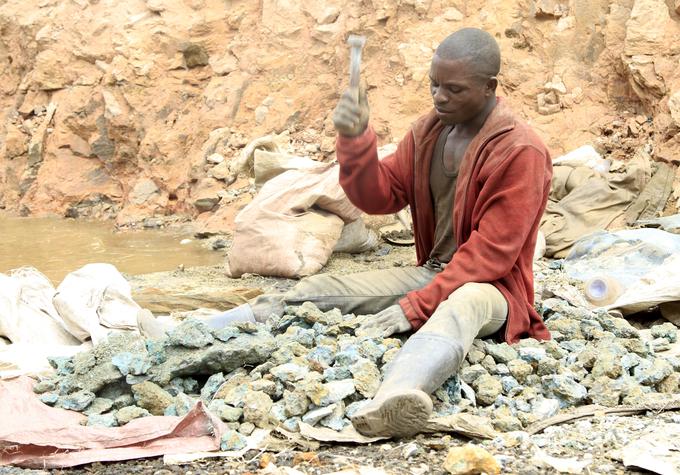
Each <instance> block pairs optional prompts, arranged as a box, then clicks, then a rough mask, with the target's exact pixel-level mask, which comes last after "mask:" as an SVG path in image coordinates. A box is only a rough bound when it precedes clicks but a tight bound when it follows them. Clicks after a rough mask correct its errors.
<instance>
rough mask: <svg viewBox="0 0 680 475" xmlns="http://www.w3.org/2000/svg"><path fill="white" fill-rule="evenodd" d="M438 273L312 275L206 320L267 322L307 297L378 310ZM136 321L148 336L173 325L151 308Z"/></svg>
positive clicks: (326, 304)
mask: <svg viewBox="0 0 680 475" xmlns="http://www.w3.org/2000/svg"><path fill="white" fill-rule="evenodd" d="M436 274H437V272H436V271H434V270H431V269H428V268H426V267H395V268H391V269H383V270H375V271H369V272H360V273H357V274H348V275H343V276H335V275H330V274H318V275H313V276H311V277H307V278H304V279H302V280H301V281H300V282H299V283H298V284H297V285H295V286H294V287H293V288H292V289H290V290H289V291H288V292H285V293H281V294H264V295H260V296H259V297H256V298H255V299H253V300H251V301H250V302H248V303H247V304H244V305H239V306H238V307H236V308H233V309H231V310H227V311H226V312H224V313H221V314H218V315H214V316H212V317H210V318H208V319H206V320H204V322H205V323H206V324H207V325H208V326H210V327H212V328H222V327H224V326H225V325H228V324H230V323H234V322H243V321H246V322H254V321H258V322H265V321H267V320H268V319H269V318H270V317H272V316H273V317H280V316H281V315H283V311H284V309H285V308H286V306H287V305H299V304H302V303H303V302H306V301H310V302H312V303H314V304H315V305H316V306H317V307H319V309H321V310H322V311H328V310H330V309H332V308H339V309H340V311H341V312H342V313H343V314H346V313H356V314H372V313H377V312H379V311H381V310H383V309H385V308H387V307H389V306H390V305H394V304H395V303H397V302H398V301H399V299H401V298H402V297H403V296H404V295H406V294H407V293H408V292H410V291H412V290H416V289H420V288H422V287H424V286H425V285H427V284H428V283H429V282H430V281H431V280H432V279H433V278H434V276H435V275H436ZM137 321H138V324H139V327H140V330H141V331H142V332H143V334H144V335H145V336H146V337H147V338H161V337H162V336H164V335H165V332H166V331H168V330H170V329H171V328H168V327H166V326H164V325H162V324H161V323H160V322H158V321H156V319H155V318H154V317H153V315H151V313H150V312H144V311H143V312H140V314H139V315H138V318H137Z"/></svg>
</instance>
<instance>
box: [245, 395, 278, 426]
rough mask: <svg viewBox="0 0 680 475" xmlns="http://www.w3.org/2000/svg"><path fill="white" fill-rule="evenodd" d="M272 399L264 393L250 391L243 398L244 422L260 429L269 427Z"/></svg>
mask: <svg viewBox="0 0 680 475" xmlns="http://www.w3.org/2000/svg"><path fill="white" fill-rule="evenodd" d="M272 405H273V402H272V399H271V398H270V397H269V396H268V395H267V394H265V393H263V392H262V391H250V392H249V393H247V394H246V395H245V397H244V398H243V420H244V422H252V423H253V424H255V425H256V426H258V427H262V428H265V427H268V426H269V425H270V424H269V411H271V408H272Z"/></svg>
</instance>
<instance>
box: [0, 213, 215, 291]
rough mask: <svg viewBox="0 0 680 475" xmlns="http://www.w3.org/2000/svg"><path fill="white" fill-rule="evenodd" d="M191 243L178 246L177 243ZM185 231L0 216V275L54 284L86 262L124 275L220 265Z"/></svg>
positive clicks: (211, 251) (213, 256) (212, 254)
mask: <svg viewBox="0 0 680 475" xmlns="http://www.w3.org/2000/svg"><path fill="white" fill-rule="evenodd" d="M186 239H190V240H191V242H188V243H187V242H185V243H184V244H181V242H182V241H183V240H186ZM223 260H224V256H223V253H222V252H217V251H213V250H209V249H206V248H205V247H203V246H202V245H201V242H200V241H199V240H196V239H194V238H193V237H192V236H191V234H190V233H188V232H182V231H179V230H177V231H175V230H172V231H170V230H139V231H124V232H119V231H116V230H115V228H114V227H113V225H112V224H111V223H101V222H89V221H82V220H78V221H75V220H68V219H61V218H18V217H11V216H6V215H3V214H0V272H2V273H5V272H7V271H9V270H10V269H15V268H18V267H22V266H32V267H35V268H37V269H38V270H39V271H41V272H42V273H43V274H45V275H46V276H47V277H49V279H50V280H51V281H52V282H53V283H54V284H55V285H57V284H59V282H61V280H62V279H63V278H64V276H65V275H66V274H68V273H69V272H71V271H74V270H76V269H78V268H79V267H82V266H83V265H85V264H88V263H91V262H107V263H110V264H113V265H115V266H116V267H117V268H118V270H119V271H121V272H123V273H126V274H132V275H134V274H143V273H148V272H158V271H167V270H173V269H176V268H177V267H178V266H180V265H184V266H186V267H190V266H203V265H214V264H219V263H221V262H223Z"/></svg>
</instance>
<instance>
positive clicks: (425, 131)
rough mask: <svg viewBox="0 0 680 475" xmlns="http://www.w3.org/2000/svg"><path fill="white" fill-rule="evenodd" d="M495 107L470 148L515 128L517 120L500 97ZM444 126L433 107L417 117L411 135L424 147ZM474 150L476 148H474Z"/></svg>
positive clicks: (434, 138)
mask: <svg viewBox="0 0 680 475" xmlns="http://www.w3.org/2000/svg"><path fill="white" fill-rule="evenodd" d="M496 101H497V102H496V107H494V108H493V110H492V111H491V113H490V114H489V116H488V117H487V118H486V121H485V122H484V125H483V126H482V128H481V129H480V131H479V133H478V134H477V135H476V136H475V139H474V140H473V143H471V144H470V145H471V147H470V148H473V149H474V148H477V147H475V146H474V145H477V144H479V145H483V144H485V143H486V142H487V140H488V139H490V138H492V137H494V136H495V135H497V134H499V133H501V132H505V131H507V130H511V129H513V128H515V125H516V123H517V120H516V118H515V115H514V114H513V112H512V110H511V109H510V108H509V107H508V106H507V105H506V104H505V99H503V98H502V97H497V98H496ZM443 128H444V124H442V123H441V122H440V121H439V118H438V117H437V113H436V111H435V109H434V107H433V108H432V110H430V112H428V113H427V114H425V115H424V116H422V117H421V118H420V119H418V120H417V121H416V122H415V123H414V124H413V126H412V131H413V136H414V138H415V142H416V144H418V146H419V147H425V146H426V145H427V144H428V143H429V141H431V140H436V139H437V137H439V133H440V132H441V131H442V129H443ZM475 152H476V150H475Z"/></svg>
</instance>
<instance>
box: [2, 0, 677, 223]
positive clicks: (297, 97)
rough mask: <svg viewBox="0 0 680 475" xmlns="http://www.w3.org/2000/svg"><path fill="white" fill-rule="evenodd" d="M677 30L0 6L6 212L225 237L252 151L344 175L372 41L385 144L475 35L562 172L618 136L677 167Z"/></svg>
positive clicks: (502, 6)
mask: <svg viewBox="0 0 680 475" xmlns="http://www.w3.org/2000/svg"><path fill="white" fill-rule="evenodd" d="M679 10H680V6H679V5H678V0H615V1H609V0H606V1H605V0H596V1H590V2H582V1H576V0H571V1H569V0H513V1H504V0H485V1H482V2H470V1H467V0H351V1H340V0H323V1H317V2H307V1H303V0H263V1H260V2H253V1H249V0H123V1H119V0H71V1H66V2H64V1H59V0H4V1H2V2H0V31H1V32H2V34H1V35H0V209H1V208H5V209H6V210H8V211H9V212H12V213H19V214H22V215H42V214H56V215H58V216H73V217H95V218H103V219H107V218H108V219H115V220H116V223H117V224H118V225H120V226H131V225H136V224H137V225H138V224H141V223H144V222H146V223H147V224H148V223H155V225H159V226H161V225H163V223H164V222H165V221H176V220H177V219H178V218H179V219H184V220H195V221H196V226H197V229H199V230H204V231H215V232H219V231H221V232H228V231H230V230H231V229H232V226H233V217H234V215H235V214H236V213H237V212H238V210H239V209H240V208H241V207H242V206H243V205H245V204H246V203H247V202H248V201H250V199H252V193H251V191H250V190H249V189H248V186H247V182H246V181H244V180H236V181H234V182H233V183H231V180H232V178H233V177H230V176H229V174H228V173H227V170H226V169H227V168H228V165H229V163H230V162H231V161H232V160H233V159H234V157H236V156H237V155H238V153H239V151H240V150H241V149H242V148H243V147H244V146H245V145H246V143H247V142H249V141H250V140H252V139H254V138H257V137H259V136H262V135H265V134H271V133H276V134H284V136H285V138H286V140H289V141H290V143H291V145H292V146H293V147H294V148H295V149H296V150H297V151H298V153H303V154H305V155H308V156H311V157H313V158H315V159H318V160H332V159H333V148H334V130H333V128H332V124H331V123H330V120H329V115H330V112H331V111H332V109H333V107H334V105H335V103H336V101H337V98H338V97H339V93H340V92H341V91H342V89H343V88H344V87H345V85H346V82H347V79H346V77H347V69H348V68H347V63H348V50H347V45H346V43H345V40H346V37H347V34H349V33H360V34H364V35H366V36H367V38H368V42H367V46H366V49H365V51H364V66H363V77H364V79H365V81H366V82H367V84H368V86H369V101H370V104H371V107H372V123H373V125H374V127H375V128H376V130H377V132H378V134H379V136H380V140H381V142H382V143H389V142H393V141H396V140H399V139H400V138H401V137H402V136H403V135H404V133H406V131H407V129H408V125H409V124H410V123H411V122H412V121H413V120H414V119H415V118H416V117H417V116H418V115H420V114H422V113H423V112H424V111H426V110H427V109H428V108H429V107H430V99H429V92H428V81H427V71H428V67H429V61H430V59H431V56H432V52H433V48H434V47H436V45H437V44H438V43H439V42H440V41H441V39H443V38H444V37H445V36H446V35H447V34H449V33H450V32H452V31H454V30H456V29H458V28H460V27H463V26H476V27H482V28H485V29H486V30H488V31H489V32H491V33H492V34H493V35H494V36H495V37H496V39H497V40H498V42H499V44H500V46H501V49H502V53H503V64H502V73H501V75H500V78H499V79H500V91H499V93H500V95H502V96H505V97H506V98H507V99H508V101H509V102H510V103H511V104H512V105H513V107H514V108H515V109H516V110H517V111H518V112H519V113H520V114H521V115H522V116H524V117H525V118H526V119H527V120H529V121H530V122H531V124H532V125H533V126H534V127H535V128H536V130H537V131H538V133H539V134H540V135H541V136H542V137H543V138H544V139H545V141H546V143H547V144H548V145H549V147H550V148H551V149H552V151H553V153H554V154H555V155H558V154H561V153H563V152H566V151H569V150H572V149H574V148H576V147H579V146H581V145H583V144H585V143H592V144H594V145H595V146H596V147H597V146H599V144H600V138H599V137H601V135H602V134H608V135H610V137H609V138H610V139H611V140H613V141H614V142H616V143H618V144H620V145H622V146H623V147H621V148H620V150H618V151H617V152H616V154H617V155H618V157H617V158H621V157H626V156H628V155H630V154H631V153H632V151H633V150H631V147H627V146H625V145H626V144H629V145H630V143H631V141H632V145H634V147H632V148H633V149H634V148H635V147H637V146H643V145H644V146H646V147H648V148H649V149H650V150H651V152H652V157H653V158H654V159H655V160H661V161H666V162H677V161H678V156H680V153H679V152H680V142H679V140H680V139H679V138H678V137H680V135H678V131H679V130H680V68H679V67H678V60H679V58H680V41H679V40H680V16H679V15H678V11H679ZM612 124H617V127H614V128H613V129H612V127H611V126H612ZM600 148H601V147H600ZM601 151H606V150H601ZM607 152H609V151H607ZM215 154H217V155H215ZM209 158H210V160H208V159H209ZM221 160H222V163H218V162H219V161H221ZM676 198H677V197H676Z"/></svg>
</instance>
